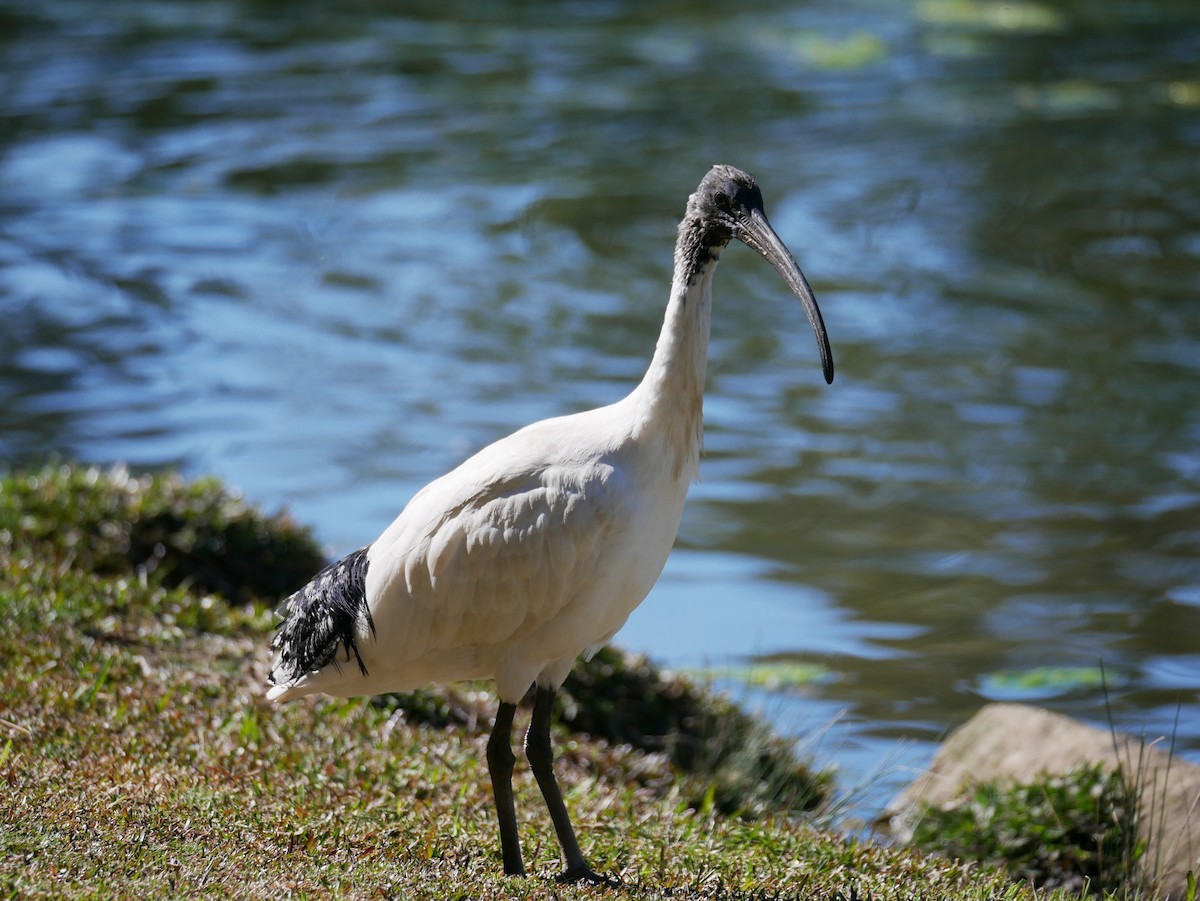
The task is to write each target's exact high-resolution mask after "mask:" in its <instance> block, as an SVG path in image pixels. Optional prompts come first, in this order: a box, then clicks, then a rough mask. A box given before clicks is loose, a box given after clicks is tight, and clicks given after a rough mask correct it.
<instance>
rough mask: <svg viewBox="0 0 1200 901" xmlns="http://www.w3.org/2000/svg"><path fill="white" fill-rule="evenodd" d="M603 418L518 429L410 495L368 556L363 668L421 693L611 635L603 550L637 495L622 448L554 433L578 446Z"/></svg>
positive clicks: (585, 417) (576, 649)
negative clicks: (628, 481) (512, 654)
mask: <svg viewBox="0 0 1200 901" xmlns="http://www.w3.org/2000/svg"><path fill="white" fill-rule="evenodd" d="M601 412H602V411H592V413H590V414H581V415H579V416H574V417H568V418H569V419H570V420H572V422H571V423H570V424H567V423H565V422H563V421H562V420H557V421H556V420H548V421H546V422H542V423H538V424H536V425H534V426H530V427H529V428H527V429H523V430H522V431H520V432H517V433H516V434H514V435H512V436H510V437H509V438H506V439H503V440H502V441H499V442H497V443H496V444H493V445H491V446H490V447H488V448H485V449H484V450H483V451H481V452H480V453H479V454H477V455H476V456H475V457H472V458H471V459H470V460H468V461H467V462H466V463H464V464H463V465H462V466H460V467H458V468H457V469H455V470H454V471H452V472H450V473H448V474H447V475H445V476H443V477H442V478H440V479H438V480H436V481H434V482H432V483H430V484H429V485H428V486H427V487H426V488H424V489H423V490H422V491H421V492H420V493H418V494H417V496H416V497H414V498H413V500H412V501H411V502H410V503H409V505H408V507H406V508H405V510H404V512H403V513H401V515H400V516H399V517H398V518H397V519H396V521H395V522H394V523H392V525H391V526H390V527H389V528H388V529H387V531H385V532H384V534H383V535H382V536H381V537H380V539H379V540H378V541H377V542H375V544H373V545H372V546H371V548H370V550H369V559H370V567H369V569H368V573H367V599H368V603H369V606H370V611H371V616H372V618H373V621H374V624H375V627H376V635H375V641H374V642H373V643H371V642H367V643H366V644H367V648H366V649H364V659H365V660H366V663H367V666H368V668H370V669H372V670H373V669H374V668H375V667H378V668H379V669H380V671H381V672H380V676H381V678H382V679H384V680H387V679H390V678H393V677H395V678H396V679H400V676H401V674H403V676H404V677H405V678H404V679H400V681H414V682H417V683H419V682H424V681H429V680H442V679H454V678H475V677H483V676H493V675H496V674H495V672H493V671H491V668H492V667H494V666H495V665H496V661H497V660H498V659H499V658H500V657H502V656H503V655H504V654H505V653H506V651H507V650H509V649H510V648H513V647H515V646H516V645H518V644H519V645H522V646H523V647H525V648H526V649H528V648H529V646H530V644H531V643H534V644H536V643H537V642H539V641H543V642H545V643H546V647H545V648H544V655H543V659H544V660H545V661H549V660H552V659H557V658H558V657H560V656H563V655H564V654H566V655H569V656H574V655H575V654H578V653H579V651H581V650H582V649H583V648H585V647H586V646H587V645H589V644H591V643H593V642H594V641H596V640H598V639H600V638H601V637H603V632H604V631H605V630H604V629H602V628H601V625H603V624H604V623H605V622H606V617H605V611H604V609H603V607H604V603H605V598H606V591H605V589H606V586H608V585H609V584H610V583H611V582H612V581H613V579H612V578H611V577H610V574H608V573H606V572H605V571H604V566H605V558H606V550H607V549H609V548H610V547H611V546H612V545H613V542H614V540H619V535H620V530H621V528H622V524H623V523H627V522H628V520H629V518H630V516H631V515H632V508H633V506H634V505H635V504H636V498H635V497H633V495H634V494H635V492H632V491H629V490H626V488H627V486H625V485H624V484H623V482H624V476H623V467H622V466H621V464H620V459H621V454H620V452H619V450H616V449H608V450H604V449H597V447H596V445H595V444H591V445H589V444H588V442H587V441H586V440H583V441H578V440H577V441H576V442H575V443H574V448H572V447H564V446H562V445H560V444H559V443H558V440H557V437H556V436H558V435H564V434H565V435H572V436H574V437H575V438H577V439H578V438H579V437H580V435H581V426H586V425H588V424H590V422H589V420H598V419H599V417H598V416H597V415H596V414H599V413H601ZM591 431H592V430H590V429H586V428H584V429H582V433H583V434H584V435H586V433H588V432H591ZM601 431H602V430H601ZM593 434H594V432H593ZM580 448H589V449H588V450H587V451H586V452H584V451H583V450H580ZM482 474H486V477H481V476H482ZM618 581H619V580H618ZM637 600H640V598H638V599H637ZM635 603H636V601H635ZM568 621H569V623H570V625H571V626H572V628H571V629H569V630H567V629H561V628H555V626H556V624H563V625H566V624H567V623H568ZM597 629H599V630H600V634H591V633H593V632H595V631H596V630H597ZM565 632H569V633H570V635H571V637H570V639H569V641H570V643H572V644H573V645H577V647H570V648H567V647H562V644H563V640H564V639H563V634H562V633H565ZM371 644H373V647H372V646H370V645H371ZM526 656H528V654H526ZM534 675H536V672H535V673H534ZM528 684H529V683H526V685H528Z"/></svg>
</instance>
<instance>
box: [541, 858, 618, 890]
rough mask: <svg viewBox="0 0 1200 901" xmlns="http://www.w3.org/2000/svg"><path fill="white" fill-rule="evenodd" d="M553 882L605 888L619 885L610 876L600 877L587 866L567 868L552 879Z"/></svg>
mask: <svg viewBox="0 0 1200 901" xmlns="http://www.w3.org/2000/svg"><path fill="white" fill-rule="evenodd" d="M554 881H555V882H557V883H559V884H560V885H577V884H578V883H581V882H583V883H587V884H588V885H602V886H604V887H605V888H616V887H617V886H618V885H620V883H619V882H618V881H617V880H616V879H614V878H613V877H611V876H601V875H600V874H599V873H597V872H596V871H595V870H593V869H592V868H591V867H589V866H588V865H587V864H582V865H581V866H576V867H568V868H567V869H566V870H564V871H563V872H562V873H560V874H559V875H558V876H556V877H555V878H554Z"/></svg>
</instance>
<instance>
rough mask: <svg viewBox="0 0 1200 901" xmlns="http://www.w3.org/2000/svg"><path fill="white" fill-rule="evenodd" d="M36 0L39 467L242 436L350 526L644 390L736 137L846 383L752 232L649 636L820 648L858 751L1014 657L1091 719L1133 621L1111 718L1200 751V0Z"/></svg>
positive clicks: (332, 518) (669, 653) (14, 358)
mask: <svg viewBox="0 0 1200 901" xmlns="http://www.w3.org/2000/svg"><path fill="white" fill-rule="evenodd" d="M0 19H3V21H4V22H5V24H6V26H7V27H6V28H4V29H0V46H3V51H4V54H5V59H6V66H5V67H4V71H3V73H0V97H3V104H0V121H2V122H3V124H4V128H3V129H0V311H2V312H3V314H4V320H5V326H4V328H3V329H0V454H2V455H3V457H4V459H5V460H8V461H31V460H37V459H40V458H41V457H42V456H43V455H44V454H46V453H47V452H50V451H62V452H66V453H68V454H72V455H75V456H79V457H82V458H84V459H94V460H102V461H109V460H114V459H125V460H128V461H130V462H131V463H133V464H135V465H160V464H163V463H172V464H177V465H181V466H183V467H184V468H185V469H186V470H188V471H189V472H192V473H200V472H210V471H211V472H216V473H218V474H219V475H222V476H224V477H226V478H228V479H229V480H231V481H232V482H233V483H235V484H237V485H240V486H241V487H242V488H243V489H244V490H245V491H246V492H247V493H248V494H249V495H250V496H251V497H253V498H256V499H258V500H260V501H262V502H263V503H265V504H267V505H274V504H276V503H280V502H287V503H288V504H289V505H291V506H292V507H293V508H294V510H295V511H296V512H297V514H298V515H299V516H300V517H301V518H303V519H305V520H308V521H312V522H314V523H318V524H319V527H320V534H321V535H322V537H323V538H324V539H325V540H327V541H328V542H329V543H330V545H331V546H332V547H333V548H336V549H347V548H350V547H354V546H358V545H359V544H361V543H362V542H363V541H366V540H369V538H370V537H371V536H373V535H374V534H375V533H377V532H378V530H379V529H380V528H382V526H383V525H384V524H386V522H387V521H388V520H389V519H390V518H391V517H392V516H393V515H394V514H395V512H396V511H397V510H398V509H399V508H400V506H401V505H402V504H403V503H404V502H405V501H406V500H407V498H408V497H409V496H410V495H411V493H412V492H413V491H415V490H416V489H417V488H419V487H420V486H421V485H422V484H424V483H425V482H426V481H427V480H428V479H430V478H431V477H433V476H435V475H438V474H440V473H441V472H443V471H445V470H446V469H448V468H449V467H450V466H452V465H454V464H455V463H456V462H458V461H459V460H460V459H461V458H462V457H463V456H465V455H466V454H467V453H469V452H470V451H471V450H473V449H475V448H477V447H479V446H480V445H482V444H483V443H485V442H486V441H488V440H491V439H493V438H495V437H498V436H499V435H501V434H504V433H506V432H508V431H511V430H512V429H513V428H515V427H517V426H519V425H521V424H524V423H525V422H528V421H530V420H533V419H536V418H539V417H543V416H547V415H552V414H556V413H562V412H567V411H571V410H577V409H582V408H584V407H589V406H594V405H597V404H600V403H605V402H608V401H611V400H613V399H615V398H617V397H619V396H620V395H621V394H623V393H624V392H625V391H626V390H628V388H629V386H630V385H631V384H632V383H633V382H634V381H635V380H636V379H637V378H638V377H639V376H640V374H641V372H642V368H643V367H644V365H645V362H646V360H647V359H648V357H649V354H650V351H651V349H652V347H653V342H654V338H655V336H656V334H657V330H658V326H659V322H660V319H661V315H662V307H663V303H664V302H665V299H666V287H667V281H668V277H669V265H670V246H671V240H672V237H673V228H674V225H675V222H676V219H677V216H678V214H679V211H680V210H681V209H682V205H683V200H684V197H685V196H686V193H687V191H689V190H691V188H692V187H694V185H695V182H696V180H697V178H698V176H699V175H700V174H701V173H703V172H704V171H705V170H706V169H707V167H708V165H709V164H711V163H712V162H714V161H717V160H724V161H729V162H733V163H736V164H738V165H741V166H743V167H744V168H747V169H749V170H750V171H753V172H755V173H757V174H758V175H759V177H760V179H761V181H762V183H763V187H764V193H765V195H766V199H767V206H768V211H769V212H770V215H771V218H772V221H773V223H774V225H775V227H776V228H777V229H778V230H779V232H780V234H781V235H783V236H784V237H785V239H786V240H787V241H788V243H789V244H790V245H791V246H792V247H793V248H794V249H795V250H796V251H797V255H798V257H799V259H800V261H801V264H802V265H803V266H804V268H805V270H806V272H807V273H808V275H809V276H810V277H811V278H812V281H813V284H814V288H815V289H816V292H817V294H818V296H819V297H820V299H821V302H822V308H823V310H824V312H825V315H826V321H827V323H828V325H829V330H830V335H831V338H832V340H833V343H834V350H835V355H836V358H837V362H838V380H837V382H835V384H834V385H833V386H832V387H831V388H829V389H826V388H825V387H824V386H823V384H822V383H821V380H820V375H819V372H818V370H817V367H816V364H815V361H814V359H813V355H812V348H811V336H810V335H809V334H808V332H807V324H806V323H805V321H804V319H803V316H802V315H801V314H800V311H799V309H798V308H797V307H796V305H795V304H794V302H793V301H792V300H791V299H790V298H789V297H787V296H786V291H781V290H780V286H779V284H778V283H777V280H776V278H775V276H774V275H773V273H771V272H770V271H769V270H767V269H766V268H765V267H762V266H761V264H760V262H759V261H757V260H755V259H754V258H753V254H749V253H740V252H738V251H737V249H736V248H735V249H731V251H730V252H729V253H728V254H727V255H726V258H725V262H724V263H723V265H722V271H721V274H720V275H719V276H718V279H717V284H716V295H717V297H716V306H715V310H714V316H715V318H714V326H713V353H712V359H713V363H712V366H711V371H710V382H709V398H708V403H707V420H708V433H707V440H706V448H707V457H706V460H705V463H704V466H703V481H702V482H701V483H700V484H698V485H697V486H696V488H695V490H694V493H693V499H692V502H691V504H690V506H689V509H688V512H687V514H686V518H685V523H684V528H683V533H682V536H681V549H682V553H680V554H679V555H678V556H677V557H676V558H674V559H673V561H672V563H671V565H670V567H669V569H668V572H667V575H666V576H665V578H664V582H663V583H662V584H661V586H660V587H659V589H657V590H656V592H655V593H654V595H652V597H651V599H650V600H649V601H648V602H647V604H646V605H645V606H644V607H643V608H642V609H641V610H639V612H638V613H637V614H636V615H635V617H634V619H633V620H632V621H631V623H630V626H629V628H628V629H627V630H626V631H625V633H623V635H622V640H623V641H624V642H625V643H626V644H629V645H632V646H635V647H642V648H645V649H648V650H650V651H651V652H653V653H655V654H657V655H658V656H660V657H661V658H663V659H665V660H667V661H668V662H670V663H673V664H680V665H700V664H705V663H722V662H724V661H725V660H727V659H730V658H732V659H735V660H738V659H742V658H745V657H746V656H748V655H772V656H774V655H780V654H789V653H790V654H793V655H795V656H797V657H799V658H800V659H803V660H807V661H811V662H815V663H817V664H819V665H820V666H821V667H823V668H824V671H826V672H828V673H829V674H830V678H828V679H823V680H821V681H819V682H818V683H816V684H814V685H812V686H810V687H809V688H808V689H806V693H805V694H804V695H803V696H802V698H801V700H800V701H799V702H797V707H803V708H804V709H805V710H808V711H810V712H816V714H817V715H818V716H819V717H822V718H826V719H828V718H832V717H834V716H835V715H836V714H837V712H838V711H839V710H843V709H844V710H847V711H848V713H847V714H846V715H845V716H844V717H842V718H841V720H840V721H841V722H842V723H845V724H846V728H847V729H848V730H849V732H848V735H847V736H846V737H845V739H844V741H843V742H842V744H841V745H839V748H840V750H841V751H842V752H845V753H847V754H849V755H850V756H851V757H853V758H854V759H855V760H859V759H861V760H862V761H866V762H865V763H864V764H863V767H862V769H863V771H864V772H865V771H866V770H869V769H870V768H871V766H873V764H871V763H870V762H869V761H870V760H872V759H873V760H878V759H880V758H882V757H884V756H886V754H887V753H888V749H889V748H891V747H892V743H893V740H894V738H895V737H897V736H903V737H907V738H910V739H911V738H914V737H915V738H918V739H922V740H932V739H934V738H936V737H937V736H938V735H939V734H940V733H941V732H942V731H943V730H944V729H945V727H946V726H947V725H949V724H952V723H954V722H956V721H958V720H960V719H962V718H963V717H965V716H966V715H968V714H969V713H970V712H971V711H972V710H973V709H974V708H975V707H976V706H977V705H978V704H979V703H981V702H982V701H983V700H985V699H986V698H988V697H994V696H1000V695H1004V696H1011V695H1012V693H1013V692H1014V691H1017V692H1018V693H1019V692H1020V691H1025V692H1026V693H1027V695H1028V696H1030V697H1033V698H1036V699H1038V700H1041V701H1045V702H1046V703H1049V704H1051V705H1053V706H1056V707H1058V708H1060V709H1064V710H1067V711H1069V712H1073V713H1076V714H1079V715H1083V716H1087V717H1091V718H1093V719H1102V718H1103V716H1104V710H1103V707H1104V702H1103V692H1102V691H1101V690H1100V689H1099V688H1097V686H1096V684H1095V683H1094V681H1090V680H1089V677H1086V676H1083V675H1081V674H1082V673H1084V672H1086V671H1090V670H1095V669H1096V668H1097V667H1098V665H1099V661H1101V660H1103V663H1104V667H1105V670H1106V672H1109V673H1112V674H1113V675H1114V679H1113V680H1112V682H1111V683H1110V686H1109V688H1110V693H1111V694H1112V701H1113V708H1114V711H1115V713H1116V716H1117V717H1118V721H1119V724H1120V725H1122V726H1126V727H1129V728H1133V729H1135V730H1137V729H1140V728H1142V727H1145V728H1146V729H1148V730H1150V731H1151V732H1156V733H1157V732H1158V731H1164V730H1169V729H1170V728H1171V727H1172V724H1173V723H1174V720H1175V711H1176V705H1177V704H1182V705H1183V715H1182V716H1181V718H1180V720H1179V729H1180V732H1181V735H1180V742H1179V744H1180V745H1181V746H1182V747H1183V748H1184V749H1185V750H1186V751H1187V752H1189V753H1192V754H1197V753H1200V726H1198V725H1197V724H1200V715H1198V714H1200V694H1198V688H1197V686H1200V639H1197V638H1196V636H1197V635H1200V622H1197V611H1198V610H1200V600H1198V598H1200V553H1198V551H1200V527H1198V526H1197V523H1200V378H1198V377H1197V376H1198V373H1197V369H1198V368H1200V317H1197V316H1196V315H1195V309H1194V307H1195V301H1196V290H1197V285H1200V206H1197V203H1196V197H1197V191H1196V186H1197V184H1198V183H1200V168H1198V166H1200V164H1198V163H1197V160H1200V152H1198V151H1200V82H1197V79H1196V74H1195V68H1194V61H1195V58H1196V54H1197V52H1200V12H1197V9H1196V7H1195V5H1194V4H1192V3H1173V2H1159V3H1148V4H1137V5H1136V6H1125V7H1118V6H1114V5H1111V4H1105V3H1101V2H1098V0H1097V2H1089V0H1079V2H1075V3H1071V4H1066V5H1059V6H1055V7H1049V6H1043V5H1039V4H1037V3H1026V4H996V3H990V2H966V3H964V2H954V3H945V2H941V0H922V2H920V3H917V4H902V3H889V2H882V3H874V4H867V5H861V4H859V5H851V6H846V5H844V4H835V3H828V2H821V0H817V2H814V3H809V4H805V5H804V6H802V7H799V8H797V7H794V6H793V5H791V4H784V3H775V2H763V3H759V4H756V5H753V6H749V7H747V6H744V5H743V6H742V7H738V8H737V9H731V8H729V7H727V6H717V5H715V4H687V5H682V6H680V5H676V4H669V3H652V4H638V5H634V4H619V3H618V4H601V3H581V4H570V5H567V6H565V7H564V6H562V5H559V4H556V5H554V7H553V8H550V7H548V6H542V5H539V4H525V5H521V6H519V7H513V8H511V9H500V8H495V7H479V6H478V5H477V4H458V3H442V4H438V5H437V6H436V7H434V6H430V7H428V8H420V9H418V10H416V11H414V9H413V8H412V7H411V5H408V4H405V5H395V6H392V5H388V4H382V5H381V4H374V5H372V6H370V7H369V8H366V7H363V8H347V9H340V8H339V9H335V8H332V7H329V6H328V5H326V4H307V3H300V4H289V5H288V6H287V8H286V9H284V8H282V7H278V6H277V5H275V4H269V3H262V4H259V3H239V2H232V0H231V2H226V3H209V4H200V5H197V4H175V3H153V4H151V3H145V2H132V0H128V2H114V3H108V4H105V5H104V6H103V7H97V6H95V5H94V4H81V3H76V2H70V0H47V2H45V3H42V4H40V5H39V6H38V7H37V9H36V10H34V9H32V8H31V7H29V5H28V4H18V3H0ZM1022 673H1026V674H1028V673H1033V674H1034V676H1035V677H1036V678H1042V677H1045V678H1044V679H1043V685H1042V686H1041V687H1036V686H1035V687H1034V688H1033V689H1028V688H1026V689H1021V687H1020V686H1021V685H1022V684H1023V683H1021V681H1020V678H1019V677H1020V674H1022ZM1055 673H1058V674H1059V675H1060V676H1061V675H1062V674H1072V673H1073V674H1074V675H1073V676H1071V678H1070V679H1067V680H1066V681H1065V682H1062V683H1061V684H1059V685H1057V686H1052V687H1051V689H1047V688H1046V687H1045V684H1044V682H1045V679H1051V680H1052V678H1053V676H1054V674H1055ZM1036 678H1035V680H1034V681H1035V682H1036ZM1072 679H1073V680H1074V681H1071V680H1072ZM1026 684H1029V682H1028V680H1026ZM1014 686H1016V687H1015V688H1014ZM780 703H783V702H780ZM787 703H788V704H790V703H791V701H788V702H787ZM767 706H768V708H770V706H771V705H770V704H768V705H767ZM790 709H791V708H789V710H790ZM791 717H792V714H791V713H788V714H787V715H786V716H784V717H783V718H782V719H783V720H784V721H787V720H788V719H789V718H791ZM805 722H811V720H807V719H806V720H805ZM846 749H851V750H850V751H847V750H846ZM855 755H859V756H855ZM855 765H857V764H855Z"/></svg>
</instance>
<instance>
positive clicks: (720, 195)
mask: <svg viewBox="0 0 1200 901" xmlns="http://www.w3.org/2000/svg"><path fill="white" fill-rule="evenodd" d="M713 199H714V200H716V202H717V206H719V207H720V208H721V209H723V210H728V209H729V195H728V194H726V193H725V192H724V191H718V192H717V196H716V197H714V198H713Z"/></svg>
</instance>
